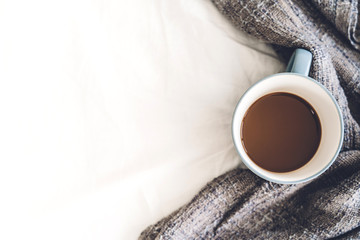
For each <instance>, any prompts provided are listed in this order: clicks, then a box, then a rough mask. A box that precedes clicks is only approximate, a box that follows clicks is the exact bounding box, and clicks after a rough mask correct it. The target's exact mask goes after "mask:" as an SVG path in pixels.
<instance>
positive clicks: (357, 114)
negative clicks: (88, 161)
mask: <svg viewBox="0 0 360 240" xmlns="http://www.w3.org/2000/svg"><path fill="white" fill-rule="evenodd" d="M213 2H214V4H215V5H216V7H217V8H218V9H219V11H220V12H221V13H223V14H224V15H225V16H226V17H227V18H228V19H229V20H230V21H231V22H232V23H233V24H234V25H235V26H236V27H237V28H239V29H241V30H242V31H245V32H247V33H249V34H250V35H252V36H254V37H256V38H258V39H261V40H263V41H266V42H268V43H271V44H273V45H274V48H275V49H276V50H277V51H278V52H279V54H280V55H282V56H283V57H284V60H287V58H288V57H289V54H290V52H292V51H293V50H294V48H298V47H301V48H305V49H308V50H310V51H311V52H312V53H313V56H314V59H313V64H312V70H311V72H310V76H311V77H312V78H314V79H316V80H317V81H319V82H320V83H322V84H323V85H324V86H325V87H326V88H327V89H328V90H329V91H330V92H331V93H332V94H333V96H334V97H335V99H336V100H337V102H338V104H339V106H340V108H341V110H342V113H343V116H344V123H345V137H344V144H343V147H342V150H341V153H340V155H339V156H338V158H337V159H336V161H335V163H334V164H333V165H332V167H331V168H330V169H328V170H327V171H326V172H325V173H324V174H322V175H321V176H320V177H318V178H316V179H314V180H312V181H309V182H306V183H302V184H297V185H280V184H274V183H270V182H268V181H265V180H263V179H261V178H259V177H257V176H256V175H254V174H253V173H252V172H250V171H249V170H245V169H235V170H232V171H230V172H228V173H225V174H224V175H222V176H220V177H218V178H216V179H214V180H213V181H212V182H210V183H208V184H207V185H206V186H205V187H204V188H203V189H202V190H201V191H200V192H199V193H198V194H197V195H196V196H195V197H194V198H193V199H192V200H191V202H189V203H188V204H187V205H185V206H183V207H181V208H180V209H178V210H177V211H175V212H174V213H172V214H171V215H170V216H168V217H166V218H164V219H162V220H161V221H159V222H158V223H156V224H155V225H152V226H149V227H148V228H147V229H145V230H144V231H143V232H142V234H141V236H140V239H288V238H294V239H326V238H336V239H360V128H359V123H360V52H359V50H360V19H359V17H360V16H359V10H360V5H358V1H357V0H323V1H321V0H304V1H300V0H293V1H290V0H279V1H276V0H262V1H261V0H259V1H251V0H243V1H240V0H213ZM234 107H235V106H234ZM229 134H230V132H229Z"/></svg>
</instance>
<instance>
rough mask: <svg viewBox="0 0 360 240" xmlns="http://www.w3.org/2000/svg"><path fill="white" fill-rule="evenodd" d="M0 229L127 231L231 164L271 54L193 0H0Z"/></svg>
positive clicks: (6, 234) (42, 234)
mask: <svg viewBox="0 0 360 240" xmlns="http://www.w3.org/2000/svg"><path fill="white" fill-rule="evenodd" d="M0 35H1V36H0V110H1V119H0V135H1V136H0V143H1V145H0V146H1V151H0V161H1V166H0V184H1V191H2V193H1V194H2V197H1V200H0V201H1V204H0V215H1V216H0V219H1V220H0V226H1V231H0V239H7V240H8V239H51V240H55V239H61V240H64V239H66V240H70V239H76V240H79V239H99V240H100V239H101V240H104V239H106V240H111V239H135V238H136V237H137V236H138V235H139V234H140V232H141V230H143V229H144V228H145V227H146V226H147V225H149V224H152V223H155V222H156V221H158V220H160V219H161V218H162V217H164V216H166V215H168V214H170V213H171V212H172V211H174V210H176V209H177V208H178V207H180V206H181V205H183V204H185V203H186V202H188V201H189V200H191V198H192V197H193V196H194V195H195V194H196V193H197V192H198V191H199V190H200V189H201V187H202V186H204V185H205V184H206V183H207V182H208V181H210V180H212V179H213V178H214V177H216V176H219V175H220V174H222V173H224V172H226V171H228V170H229V169H232V168H234V167H236V166H238V165H239V164H240V162H241V161H240V159H239V157H238V155H237V154H236V151H235V150H234V147H233V144H232V139H231V132H230V124H231V118H232V113H233V109H234V107H235V105H236V103H237V100H238V99H239V98H240V96H241V95H242V93H243V92H244V91H245V90H246V88H248V87H249V86H250V85H251V84H252V83H254V82H255V81H257V80H259V79H261V78H262V77H264V76H266V75H270V74H273V73H275V72H279V71H281V70H282V69H283V65H282V64H281V63H280V62H279V61H278V60H277V58H276V55H275V53H274V52H273V51H272V50H271V48H270V47H269V46H267V45H265V44H263V43H259V42H257V41H255V40H254V39H251V38H249V37H248V36H246V35H245V34H244V33H240V32H238V31H237V30H236V29H235V28H234V27H233V26H231V25H230V24H229V23H228V21H227V20H226V19H224V18H223V17H222V16H221V15H220V14H219V13H218V12H217V10H216V9H215V8H214V6H213V5H212V4H211V2H210V1H205V0H196V1H194V0H178V1H169V0H153V1H148V0H138V1H116V0H94V1H87V0H64V1H46V0H43V1H41V0H34V1H25V0H24V1H16V0H0Z"/></svg>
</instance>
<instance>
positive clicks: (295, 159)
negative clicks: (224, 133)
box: [240, 92, 321, 172]
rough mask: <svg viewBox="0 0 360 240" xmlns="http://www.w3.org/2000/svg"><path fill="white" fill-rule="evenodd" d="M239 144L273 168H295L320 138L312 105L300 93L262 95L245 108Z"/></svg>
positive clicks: (261, 163)
mask: <svg viewBox="0 0 360 240" xmlns="http://www.w3.org/2000/svg"><path fill="white" fill-rule="evenodd" d="M240 134H241V140H242V144H243V146H244V148H245V150H246V152H247V154H248V156H249V157H250V158H251V160H252V161H254V162H255V163H256V164H257V165H258V166H260V167H262V168H264V169H266V170H269V171H272V172H289V171H292V170H296V169H298V168H300V167H302V166H303V165H305V164H306V163H307V162H309V161H310V160H311V158H312V157H313V156H314V154H315V152H316V151H317V148H318V146H319V144H320V139H321V126H320V121H319V117H318V115H317V113H316V112H315V110H314V109H313V108H312V106H311V105H310V104H309V103H308V102H306V101H305V100H304V99H302V98H301V97H299V96H296V95H294V94H290V93H284V92H278V93H272V94H268V95H265V96H263V97H261V98H260V99H258V100H257V101H256V102H255V103H253V104H252V105H251V106H250V108H249V109H248V110H247V112H246V114H245V117H244V118H243V121H242V126H241V133H240Z"/></svg>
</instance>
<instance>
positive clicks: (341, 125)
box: [231, 72, 344, 184]
mask: <svg viewBox="0 0 360 240" xmlns="http://www.w3.org/2000/svg"><path fill="white" fill-rule="evenodd" d="M279 75H297V76H300V77H303V78H306V79H307V80H310V81H312V82H314V83H315V84H317V85H318V86H320V87H321V88H322V89H323V90H324V91H325V92H326V94H327V95H329V97H330V98H331V100H332V102H333V104H334V105H335V107H336V110H337V113H338V116H339V118H340V131H341V132H340V141H339V144H338V147H337V149H336V152H335V154H334V156H333V157H332V159H331V160H330V161H329V162H328V163H327V164H326V166H325V167H324V168H322V169H321V170H320V171H318V172H316V173H315V174H313V175H311V176H309V177H306V178H304V179H300V180H295V181H281V180H277V179H274V178H271V177H268V176H265V175H263V174H261V173H259V172H258V171H257V170H256V169H254V168H253V167H251V166H250V165H249V164H248V163H247V161H246V160H245V159H244V157H243V156H242V154H241V153H240V151H239V149H238V147H237V145H236V143H235V132H234V124H235V123H234V118H235V114H236V112H237V109H238V108H239V106H240V103H241V102H242V100H243V99H244V98H245V97H246V96H247V94H248V93H249V91H250V90H251V89H252V88H253V87H255V86H256V85H258V84H260V83H261V82H263V81H265V80H268V79H269V78H273V77H276V76H279ZM231 135H232V139H233V144H234V146H235V149H236V151H237V153H238V155H239V156H240V157H241V159H242V162H243V163H244V164H245V166H246V167H247V168H248V169H250V170H251V171H252V172H253V173H255V174H256V175H258V176H259V177H261V178H263V179H265V180H268V181H271V182H274V183H281V184H297V183H303V182H307V181H310V180H312V179H314V178H316V177H318V176H319V175H321V174H322V173H324V172H325V171H326V170H327V169H328V168H329V167H330V166H331V165H332V164H333V163H334V161H335V159H336V158H337V156H338V155H339V153H340V150H341V147H342V145H343V141H344V120H343V115H342V112H341V110H340V107H339V105H338V104H337V102H336V100H335V98H334V96H333V95H332V94H331V93H330V92H329V90H327V89H326V88H325V87H324V86H323V85H322V84H321V83H319V82H317V81H316V80H315V79H313V78H311V77H308V76H305V75H302V74H298V73H293V72H284V73H276V74H272V75H270V76H267V77H265V78H263V79H261V80H259V81H257V82H256V83H254V84H253V85H251V86H250V87H249V88H248V89H247V90H246V91H245V92H244V94H243V95H242V96H241V98H240V99H239V101H238V103H237V104H236V107H235V110H234V113H233V117H232V124H231Z"/></svg>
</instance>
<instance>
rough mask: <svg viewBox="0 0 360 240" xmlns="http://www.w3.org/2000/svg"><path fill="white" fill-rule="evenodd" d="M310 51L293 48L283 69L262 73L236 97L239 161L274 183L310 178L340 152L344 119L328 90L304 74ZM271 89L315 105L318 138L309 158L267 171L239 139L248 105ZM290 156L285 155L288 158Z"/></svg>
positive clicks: (234, 131) (234, 126) (234, 129)
mask: <svg viewBox="0 0 360 240" xmlns="http://www.w3.org/2000/svg"><path fill="white" fill-rule="evenodd" d="M311 61H312V54H311V53H310V52H309V51H307V50H304V49H296V50H295V52H294V54H293V56H292V57H291V59H290V62H289V64H288V67H287V72H285V73H279V74H275V75H271V76H269V77H266V78H264V79H262V80H260V81H258V82H257V83H255V84H254V85H252V86H251V87H250V88H249V89H248V90H247V91H246V92H245V93H244V94H243V96H242V97H241V99H240V100H239V102H238V104H237V106H236V108H235V111H234V115H233V121H232V136H233V141H234V145H235V148H236V150H237V151H238V153H239V155H240V157H241V159H242V161H243V163H244V164H245V165H246V166H247V167H248V168H249V169H250V170H251V171H252V172H254V173H255V174H257V175H258V176H260V177H262V178H264V179H266V180H268V181H271V182H275V183H283V184H294V183H301V182H305V181H308V180H311V179H313V178H315V177H317V176H319V175H320V174H322V173H323V172H325V171H326V169H328V168H329V167H330V165H331V164H332V163H333V162H334V161H335V159H336V157H337V155H338V154H339V152H340V149H341V146H342V142H343V135H344V123H343V118H342V114H341V111H340V108H339V106H338V104H337V103H336V101H335V99H334V97H333V96H332V95H331V94H330V93H329V91H328V90H327V89H326V88H325V87H324V86H322V85H321V84H320V83H318V82H316V81H315V80H314V79H312V78H310V77H308V73H309V69H310V66H311ZM274 92H287V93H292V94H295V95H297V96H300V97H301V98H303V99H305V100H306V101H307V102H308V103H310V104H311V106H312V107H313V108H314V109H315V111H316V113H317V114H318V116H319V120H320V125H321V140H320V144H319V147H318V149H317V151H316V153H315V154H314V156H313V157H312V159H311V160H310V161H309V162H308V163H306V164H305V165H304V166H302V167H300V168H298V169H296V170H293V171H290V172H281V173H279V172H271V171H269V170H266V169H264V168H261V167H260V166H258V165H257V164H256V163H254V162H253V161H252V160H251V158H250V157H249V156H248V155H247V153H246V151H245V149H244V147H243V144H242V142H241V133H240V131H241V123H242V120H243V118H244V116H245V113H246V112H247V110H248V109H249V107H250V106H251V105H252V104H253V103H254V102H255V101H256V100H258V99H259V98H261V97H263V96H265V95H267V94H270V93H274ZM290 160H291V159H289V161H290Z"/></svg>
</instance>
